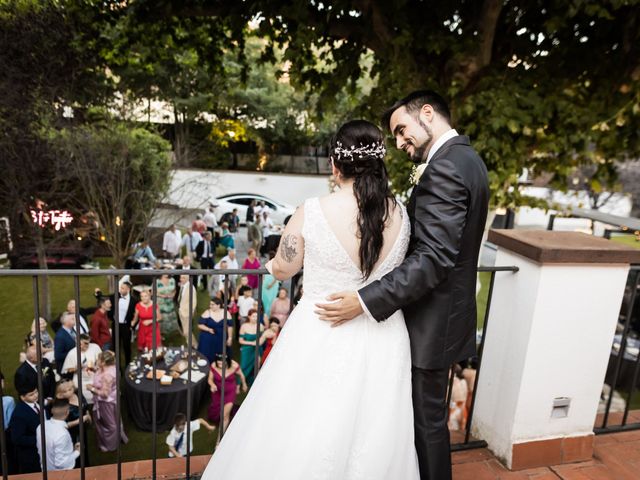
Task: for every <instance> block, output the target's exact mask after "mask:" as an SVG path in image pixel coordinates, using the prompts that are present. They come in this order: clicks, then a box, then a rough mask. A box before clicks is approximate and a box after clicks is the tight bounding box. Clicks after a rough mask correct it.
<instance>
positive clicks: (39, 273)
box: [0, 266, 637, 480]
mask: <svg viewBox="0 0 640 480" xmlns="http://www.w3.org/2000/svg"><path fill="white" fill-rule="evenodd" d="M517 271H518V267H513V266H505V267H479V268H478V272H489V273H490V274H491V275H490V283H489V289H488V296H487V304H486V310H485V312H484V323H483V327H482V334H481V339H480V343H479V347H478V356H477V357H478V358H477V370H476V375H475V381H474V386H473V394H472V399H471V405H470V409H469V413H468V418H467V421H466V425H465V433H464V440H463V441H462V442H459V443H454V444H453V445H452V450H454V451H456V450H466V449H471V448H482V447H485V446H486V442H484V441H483V440H477V439H471V436H470V435H471V433H470V432H471V424H472V420H473V408H474V405H475V400H476V391H477V389H476V385H477V382H478V379H479V378H480V373H481V365H482V354H483V350H484V343H485V339H486V333H487V326H488V320H489V312H490V308H491V300H492V297H493V287H494V280H495V275H496V274H497V273H499V272H512V273H515V272H517ZM267 273H268V272H267V271H266V270H264V269H259V270H247V269H237V270H231V269H224V270H203V269H200V270H199V269H191V270H181V269H176V270H170V269H162V270H116V269H112V270H0V277H31V278H32V295H33V305H34V314H35V318H36V328H35V343H36V352H37V356H38V359H39V361H38V362H37V379H38V381H37V388H38V392H39V395H38V403H39V407H40V411H39V416H40V419H39V420H40V429H41V433H42V434H41V437H40V438H39V439H37V441H39V442H40V448H41V456H42V473H41V475H42V479H43V480H47V478H48V468H47V458H46V441H45V438H46V437H45V435H46V424H45V403H44V398H43V395H42V392H43V371H42V365H41V363H42V358H43V356H42V338H41V334H40V329H39V328H37V325H38V320H37V319H39V318H40V316H41V315H40V279H41V278H42V277H45V276H47V277H72V278H73V287H74V297H75V302H76V311H75V317H76V324H75V329H76V335H75V342H76V354H77V358H76V361H77V368H76V373H75V375H77V382H78V387H77V391H78V393H77V395H78V400H79V408H80V421H79V441H80V467H79V469H78V470H79V478H80V479H81V480H84V479H85V475H86V468H87V466H86V458H85V447H86V446H85V441H86V438H85V425H84V422H83V420H82V417H83V410H82V408H83V391H82V371H83V368H82V364H83V362H82V358H81V355H82V354H81V347H80V334H81V328H80V327H81V324H80V308H79V306H80V278H81V277H82V278H85V277H107V278H110V279H113V285H115V293H114V299H116V301H115V302H114V304H113V306H112V308H113V315H114V318H113V331H112V343H113V347H112V348H113V349H114V350H115V352H114V353H115V362H116V363H115V372H116V373H115V374H116V408H115V410H116V437H117V438H118V446H117V450H116V467H115V468H116V475H115V477H116V478H117V479H118V480H120V479H122V441H121V438H122V430H121V428H122V405H121V398H120V397H121V388H122V387H121V383H122V373H121V363H122V362H121V359H120V354H121V345H120V338H121V336H120V328H123V324H122V323H121V322H120V318H119V315H120V309H119V305H118V301H117V299H118V291H117V289H118V285H119V282H120V280H121V278H122V277H123V276H124V275H129V276H143V277H149V278H150V280H151V301H152V305H153V309H152V311H153V314H152V324H151V327H152V332H153V334H152V349H151V378H152V379H153V380H152V398H151V402H152V403H151V418H152V421H151V434H152V438H151V452H150V453H151V455H150V457H151V478H153V479H156V478H157V434H158V431H157V427H158V425H157V422H158V419H157V414H158V412H157V396H158V381H157V370H158V365H157V358H156V355H157V349H158V345H157V337H156V331H157V329H158V328H159V325H158V318H157V305H158V291H157V284H156V280H157V279H158V278H160V277H161V276H162V275H170V276H181V275H188V276H189V287H188V290H189V316H188V322H189V328H188V330H187V331H186V333H187V335H186V337H187V338H186V343H187V358H186V360H187V363H188V368H187V370H186V371H187V383H186V385H187V390H186V395H187V402H186V403H187V406H186V412H185V413H186V417H187V423H186V432H185V434H186V455H185V470H184V478H187V479H189V478H192V472H191V425H190V422H191V419H192V416H193V413H194V412H193V411H192V395H193V392H192V390H193V384H192V381H191V380H192V376H191V374H192V368H191V366H192V364H193V357H194V349H193V341H192V337H193V334H192V329H193V313H194V308H193V306H194V298H193V296H194V291H197V290H196V289H195V287H194V281H195V280H197V278H198V277H199V276H202V275H205V276H207V277H210V276H212V275H222V276H224V287H223V290H222V291H223V295H224V302H223V309H224V314H223V320H222V322H223V328H222V355H223V357H224V358H226V356H227V354H228V348H227V340H228V332H227V321H228V320H229V319H230V315H229V310H228V303H229V299H230V298H231V296H232V295H231V277H234V276H239V275H257V276H258V280H259V282H258V289H257V290H258V291H257V297H258V298H257V300H258V325H259V324H260V322H261V321H262V318H263V316H264V312H263V303H262V282H263V276H264V275H265V274H267ZM300 279H301V274H298V275H296V276H295V277H294V278H293V279H292V280H291V289H290V297H291V308H293V307H294V305H295V298H297V294H298V291H297V290H298V288H297V287H298V284H299V282H300ZM209 281H211V280H209ZM207 283H208V282H207ZM127 328H129V327H128V326H127ZM259 340H260V328H259V327H256V346H255V349H254V355H255V357H254V361H255V364H254V376H255V375H257V374H258V372H259V370H260V360H261V352H260V345H259ZM138 353H139V354H140V353H142V352H138ZM226 369H227V363H226V362H225V361H223V362H222V365H221V372H220V373H221V377H222V379H223V381H222V382H221V385H220V387H221V388H220V398H221V402H220V422H219V426H218V435H219V436H220V437H219V438H221V436H222V435H224V431H225V427H226V426H225V425H224V422H225V416H224V406H225V402H224V398H225V381H224V379H225V378H226ZM635 373H636V374H637V369H636V372H635ZM451 382H453V376H452V377H451ZM450 396H451V388H450V389H449V393H448V398H447V404H449V402H450ZM2 397H3V391H2V387H1V386H0V399H2ZM0 406H2V407H4V405H0ZM3 410H4V409H3V408H0V427H1V431H0V450H1V452H0V457H1V465H2V477H3V479H7V478H8V474H9V458H8V454H7V452H8V449H7V436H6V434H7V432H6V431H5V428H4V418H3ZM139 460H143V459H139ZM16 473H18V472H16ZM198 473H199V472H198Z"/></svg>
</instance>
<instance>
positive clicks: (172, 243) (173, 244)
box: [162, 230, 182, 256]
mask: <svg viewBox="0 0 640 480" xmlns="http://www.w3.org/2000/svg"><path fill="white" fill-rule="evenodd" d="M181 240H182V234H181V233H180V231H179V230H176V231H175V232H172V231H171V230H167V231H166V232H164V237H163V239H162V250H163V251H165V252H168V253H170V254H171V255H173V256H177V255H178V254H179V253H180V246H181Z"/></svg>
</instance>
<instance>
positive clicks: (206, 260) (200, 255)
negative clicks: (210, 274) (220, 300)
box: [196, 232, 216, 290]
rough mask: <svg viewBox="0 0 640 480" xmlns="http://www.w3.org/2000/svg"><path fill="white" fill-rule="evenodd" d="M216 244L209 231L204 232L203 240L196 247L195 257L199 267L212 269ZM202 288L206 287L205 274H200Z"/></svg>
mask: <svg viewBox="0 0 640 480" xmlns="http://www.w3.org/2000/svg"><path fill="white" fill-rule="evenodd" d="M215 257H216V246H215V243H214V241H213V239H212V237H211V232H205V234H204V240H202V242H200V243H199V244H198V247H197V248H196V258H197V260H198V262H200V268H202V269H212V268H213V267H214V265H215V263H216V261H215V260H216V258H215ZM201 280H202V281H201V283H200V284H201V285H202V289H203V290H206V289H207V275H202V278H201Z"/></svg>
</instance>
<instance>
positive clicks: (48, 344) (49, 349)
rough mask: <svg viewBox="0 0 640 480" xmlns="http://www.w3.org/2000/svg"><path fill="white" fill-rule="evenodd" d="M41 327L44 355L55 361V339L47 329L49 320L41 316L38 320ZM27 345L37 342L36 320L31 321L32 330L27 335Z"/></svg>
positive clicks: (41, 346) (41, 342)
mask: <svg viewBox="0 0 640 480" xmlns="http://www.w3.org/2000/svg"><path fill="white" fill-rule="evenodd" d="M38 324H39V328H40V348H41V351H42V356H43V357H44V358H46V359H47V360H49V362H51V363H53V362H55V356H54V353H53V340H52V338H51V336H50V335H49V332H48V331H47V321H46V320H45V319H44V318H42V317H40V321H39V322H38ZM25 343H26V345H25V346H26V347H29V346H31V345H35V344H36V321H35V320H34V321H33V322H32V323H31V332H30V333H29V335H28V336H27V339H26V342H25Z"/></svg>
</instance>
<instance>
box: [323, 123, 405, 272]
mask: <svg viewBox="0 0 640 480" xmlns="http://www.w3.org/2000/svg"><path fill="white" fill-rule="evenodd" d="M385 151H386V150H385V147H384V137H383V135H382V131H380V129H379V128H378V127H376V126H375V125H374V124H373V123H370V122H367V121H366V120H352V121H350V122H347V123H345V124H344V125H342V127H340V129H339V130H338V132H337V133H336V134H335V135H334V137H333V139H332V140H331V146H330V150H329V154H330V155H331V159H332V161H333V165H334V166H335V167H336V168H337V169H338V170H339V171H340V173H341V174H342V176H343V177H344V178H346V179H350V178H353V179H354V184H353V191H354V194H355V197H356V200H357V202H358V218H357V222H358V238H359V239H360V251H359V258H360V270H361V271H362V275H363V277H364V278H365V279H366V278H368V277H369V276H370V275H371V273H373V267H374V266H375V265H376V262H377V261H378V259H379V258H380V252H381V251H382V246H383V243H384V237H383V232H384V226H385V224H386V222H387V220H388V219H389V216H390V215H391V211H392V206H393V207H395V205H396V199H395V197H394V196H393V194H392V193H391V188H390V187H389V176H388V174H387V168H386V167H385V164H384V156H385Z"/></svg>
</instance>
